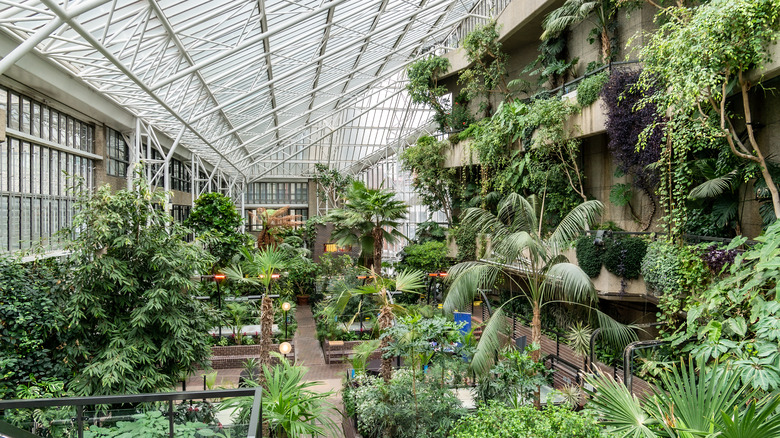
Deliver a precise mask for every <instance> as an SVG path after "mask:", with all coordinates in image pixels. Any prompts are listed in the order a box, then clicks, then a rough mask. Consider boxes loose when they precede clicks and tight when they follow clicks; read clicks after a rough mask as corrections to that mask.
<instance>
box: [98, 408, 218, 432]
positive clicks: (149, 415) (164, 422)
mask: <svg viewBox="0 0 780 438" xmlns="http://www.w3.org/2000/svg"><path fill="white" fill-rule="evenodd" d="M168 428H169V423H168V418H166V417H165V415H163V413H162V412H160V411H146V412H144V413H142V414H135V415H133V421H117V422H116V425H114V426H110V427H99V426H89V427H88V428H86V430H85V431H84V438H122V437H133V436H143V437H148V438H165V437H168V436H169V435H168V433H169V429H168ZM217 430H218V427H215V426H209V425H207V424H204V423H201V422H189V421H188V422H186V423H183V424H175V425H174V427H173V432H174V435H175V436H176V437H184V438H200V437H207V436H213V437H223V438H226V437H227V435H225V433H223V432H218V431H217Z"/></svg>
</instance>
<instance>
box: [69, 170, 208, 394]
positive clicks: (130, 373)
mask: <svg viewBox="0 0 780 438" xmlns="http://www.w3.org/2000/svg"><path fill="white" fill-rule="evenodd" d="M164 201H165V194H164V193H163V192H160V191H150V189H149V187H148V184H147V183H146V181H144V180H143V179H140V178H139V179H136V180H134V183H133V190H122V191H119V192H116V193H114V194H112V193H111V188H110V187H109V186H107V185H106V186H103V187H101V188H99V189H98V190H97V191H96V192H95V193H94V194H92V195H89V194H82V195H81V197H80V198H79V200H78V208H77V211H78V212H79V213H78V214H77V215H76V216H75V217H74V220H73V226H72V228H71V229H70V230H69V231H70V232H71V233H72V235H76V236H78V238H77V240H75V241H72V242H70V243H69V244H68V246H67V247H68V249H69V250H71V255H70V256H69V264H70V268H71V273H72V282H71V289H70V290H69V291H68V292H67V293H66V294H64V297H63V299H64V300H65V304H64V306H63V312H64V314H65V318H67V319H68V320H69V321H70V323H69V330H68V333H67V334H68V342H67V345H66V347H65V354H66V355H67V359H68V364H69V365H70V366H71V367H72V371H73V373H74V374H75V377H74V379H73V382H72V384H71V389H72V390H73V391H74V392H75V393H77V394H80V395H103V394H133V393H144V392H156V391H158V390H162V389H168V388H171V387H173V385H175V384H176V382H178V381H180V380H181V379H182V378H184V377H186V376H187V375H189V374H190V373H192V372H193V371H194V370H195V369H196V367H198V366H201V367H203V366H205V365H206V361H207V359H208V357H209V356H210V354H211V351H210V349H209V347H208V344H207V339H206V338H207V337H208V333H207V331H208V329H209V328H210V324H209V318H208V315H207V312H206V310H205V307H204V305H203V304H202V303H201V302H199V301H197V300H195V299H194V298H193V296H192V295H191V292H192V291H193V290H194V289H195V284H194V283H193V282H192V280H191V279H190V278H191V276H192V274H193V273H195V272H202V271H204V270H205V269H207V268H208V267H210V266H212V264H213V263H214V259H213V258H212V257H210V256H209V254H208V253H206V252H205V251H204V250H203V249H201V248H200V247H199V246H198V245H197V244H191V243H187V242H185V240H184V238H185V237H186V235H187V233H188V232H187V230H186V229H184V228H182V227H181V226H179V225H178V224H177V223H175V222H174V221H173V219H172V217H171V216H170V215H169V214H168V213H167V212H165V211H163V210H162V209H161V208H159V207H160V206H161V205H163V203H164Z"/></svg>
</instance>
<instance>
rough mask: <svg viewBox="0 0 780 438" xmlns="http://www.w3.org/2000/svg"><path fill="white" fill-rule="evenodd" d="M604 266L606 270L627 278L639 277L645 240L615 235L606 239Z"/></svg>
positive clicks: (645, 247)
mask: <svg viewBox="0 0 780 438" xmlns="http://www.w3.org/2000/svg"><path fill="white" fill-rule="evenodd" d="M605 246H606V249H605V251H604V258H603V260H604V266H605V267H606V268H607V271H609V272H611V273H613V274H615V275H617V276H618V277H622V278H625V279H627V280H633V279H636V278H639V274H640V273H641V270H642V260H643V259H644V257H645V253H646V252H647V242H646V241H645V240H644V239H641V238H639V237H617V238H614V239H608V240H607V241H606V245H605Z"/></svg>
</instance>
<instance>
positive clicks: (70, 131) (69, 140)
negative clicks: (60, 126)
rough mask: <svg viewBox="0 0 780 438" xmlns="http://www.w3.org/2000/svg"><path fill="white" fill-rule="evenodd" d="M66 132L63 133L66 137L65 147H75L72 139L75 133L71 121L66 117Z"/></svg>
mask: <svg viewBox="0 0 780 438" xmlns="http://www.w3.org/2000/svg"><path fill="white" fill-rule="evenodd" d="M67 119H68V130H67V131H66V132H65V135H66V136H67V138H66V141H67V143H66V144H67V145H68V146H70V147H75V146H73V145H74V140H73V138H74V137H75V132H74V131H73V119H72V118H70V117H68V118H67Z"/></svg>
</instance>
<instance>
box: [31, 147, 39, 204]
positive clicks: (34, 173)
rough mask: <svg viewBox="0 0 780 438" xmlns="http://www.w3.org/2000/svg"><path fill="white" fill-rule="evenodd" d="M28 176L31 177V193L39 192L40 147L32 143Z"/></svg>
mask: <svg viewBox="0 0 780 438" xmlns="http://www.w3.org/2000/svg"><path fill="white" fill-rule="evenodd" d="M30 176H31V179H32V189H31V192H32V193H41V147H40V146H38V145H37V144H36V145H33V147H32V166H31V167H30Z"/></svg>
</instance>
